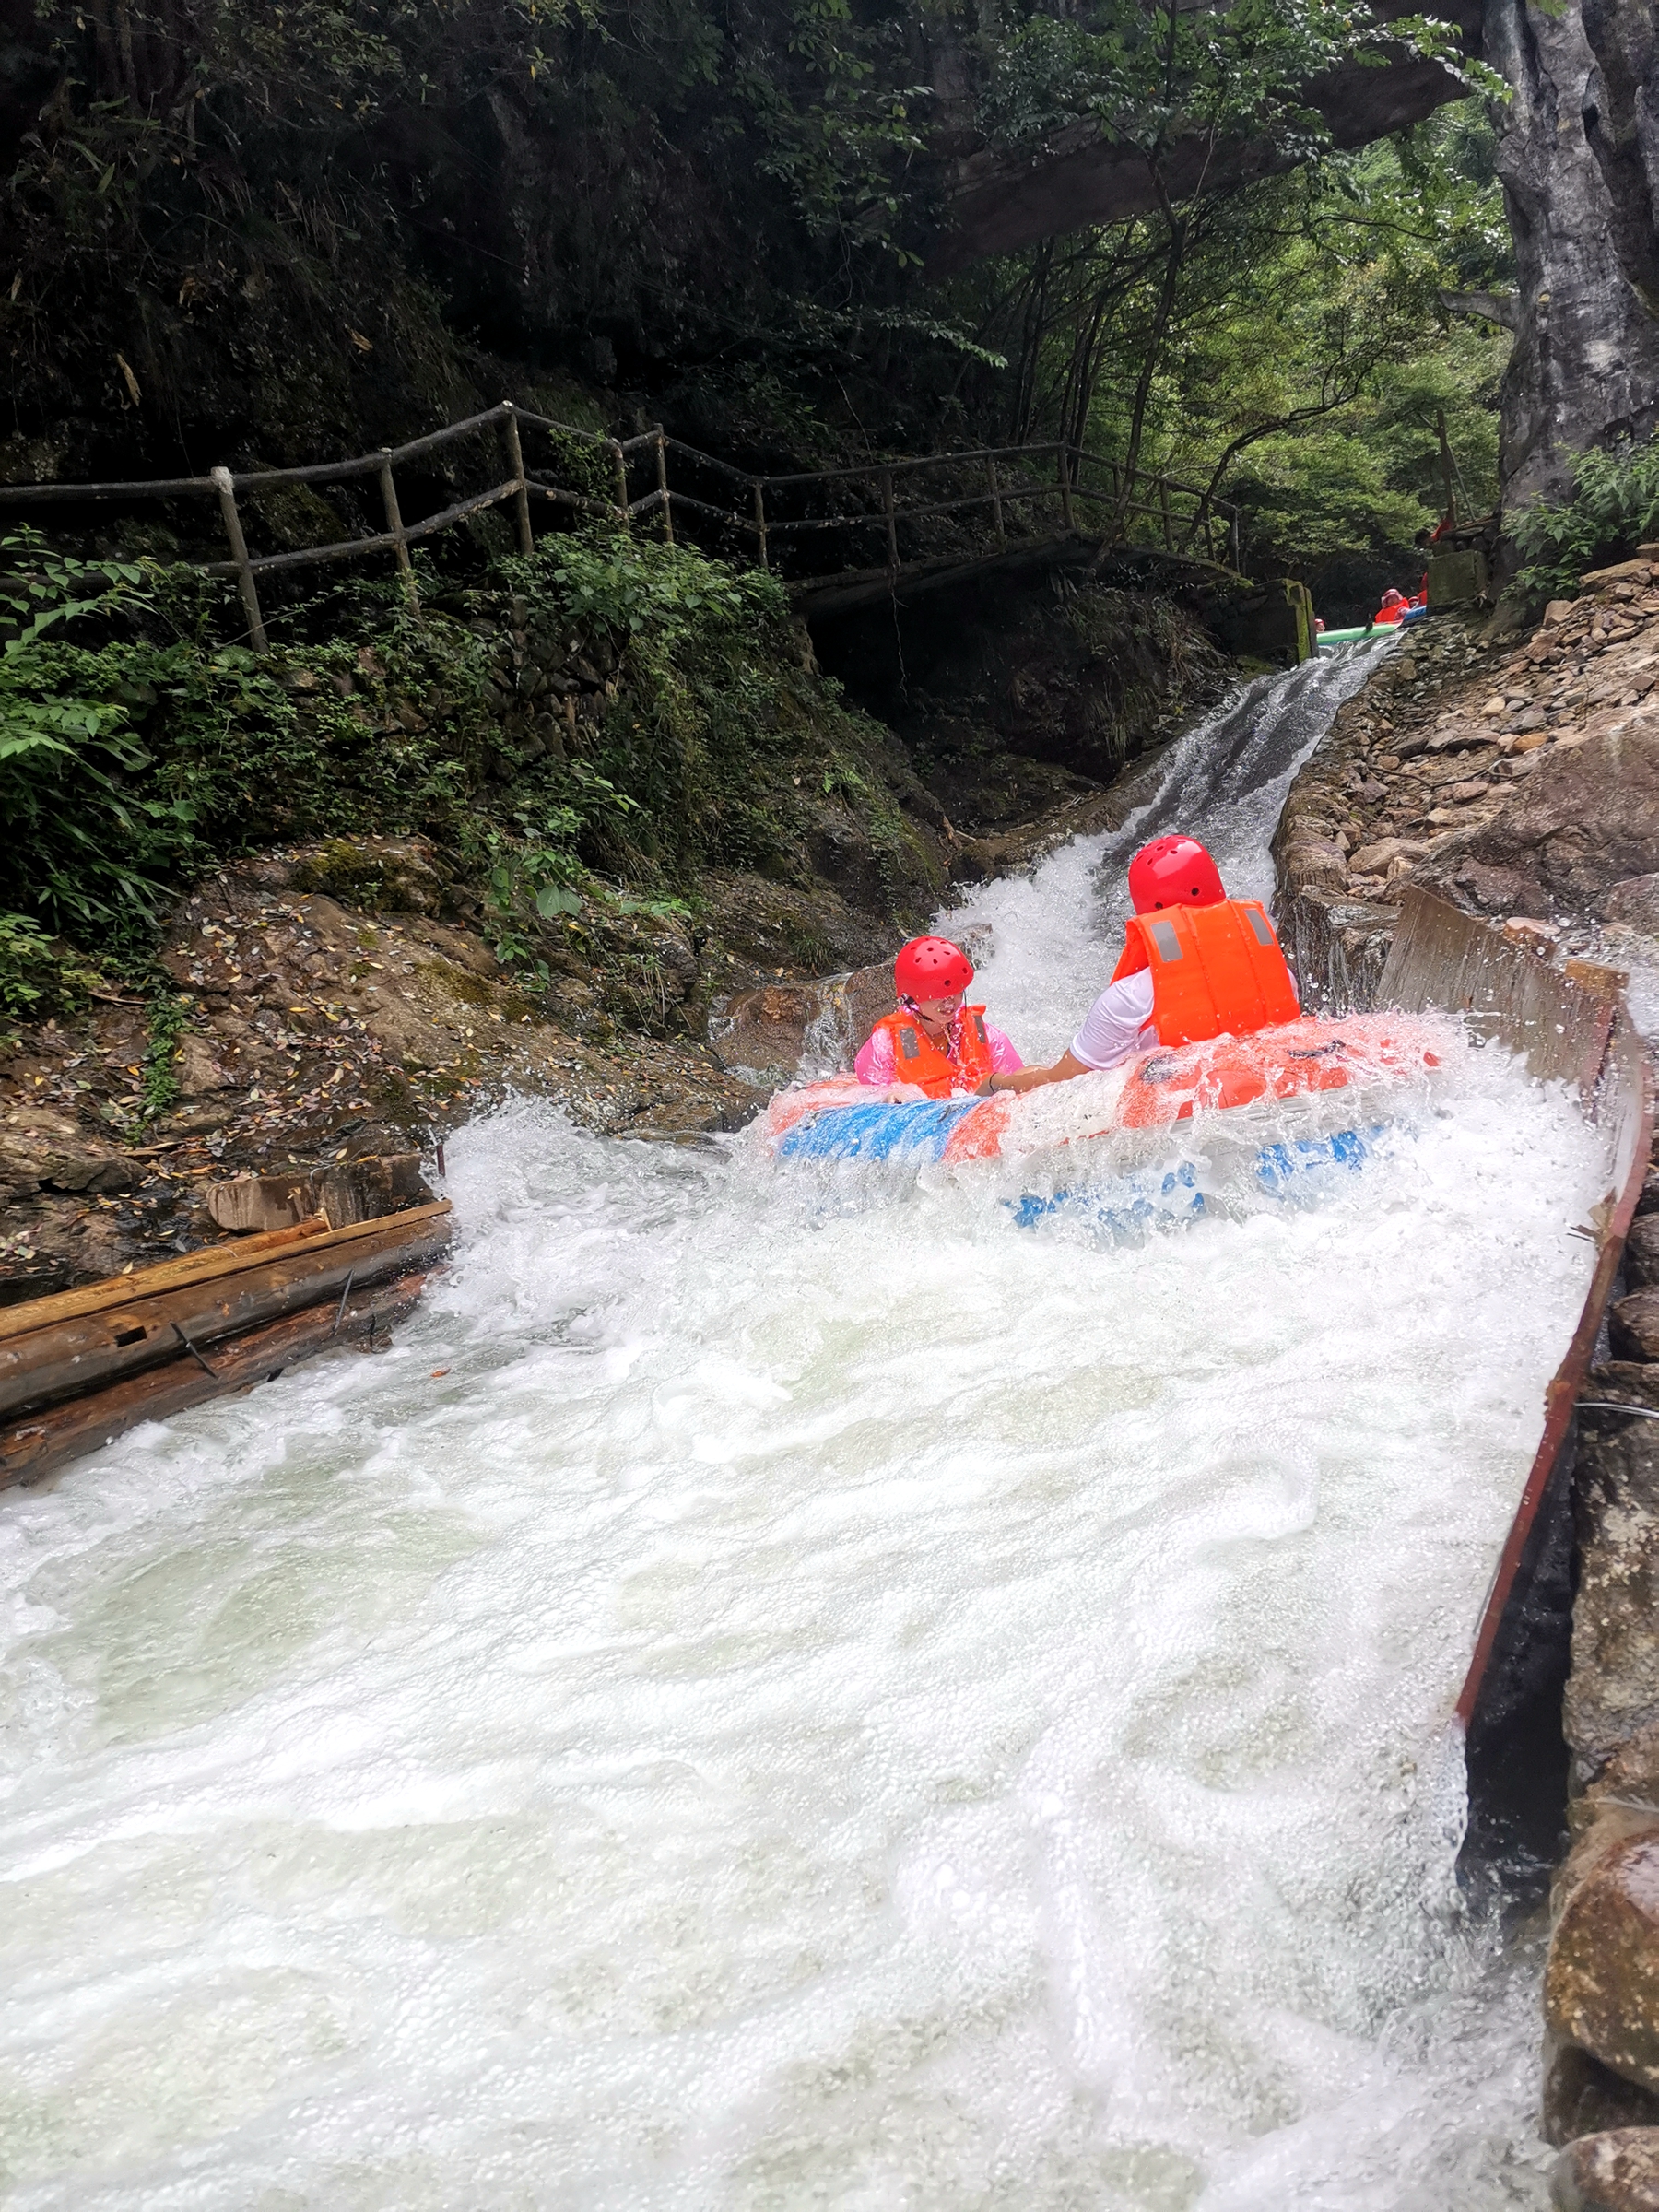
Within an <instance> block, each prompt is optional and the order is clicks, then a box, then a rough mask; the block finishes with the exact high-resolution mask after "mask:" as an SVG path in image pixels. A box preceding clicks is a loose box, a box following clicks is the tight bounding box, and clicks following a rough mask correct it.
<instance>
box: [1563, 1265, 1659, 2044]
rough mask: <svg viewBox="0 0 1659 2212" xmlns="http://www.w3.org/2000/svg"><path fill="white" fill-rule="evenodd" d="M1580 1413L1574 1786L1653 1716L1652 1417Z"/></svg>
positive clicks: (1657, 1510) (1658, 1596)
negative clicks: (1578, 1570) (1649, 1418)
mask: <svg viewBox="0 0 1659 2212" xmlns="http://www.w3.org/2000/svg"><path fill="white" fill-rule="evenodd" d="M1640 1295H1641V1296H1642V1297H1644V1298H1645V1297H1647V1296H1649V1295H1650V1294H1649V1293H1646V1292H1643V1293H1641V1294H1640ZM1615 1348H1616V1349H1617V1348H1618V1347H1617V1346H1616V1347H1615ZM1582 1419H1583V1431H1582V1434H1581V1439H1580V1443H1579V1453H1578V1467H1577V1475H1576V1478H1575V1492H1576V1496H1575V1503H1574V1513H1575V1518H1576V1522H1577V1535H1578V1545H1579V1558H1580V1562H1581V1565H1580V1581H1579V1593H1578V1599H1577V1602H1576V1604H1575V1606H1574V1607H1573V1617H1572V1669H1571V1675H1570V1676H1569V1678H1568V1683H1567V1694H1566V1699H1565V1702H1564V1705H1563V1712H1562V1718H1563V1724H1564V1726H1565V1728H1566V1733H1567V1740H1568V1742H1569V1743H1570V1744H1571V1747H1572V1754H1573V1772H1574V1776H1575V1779H1576V1780H1577V1782H1578V1783H1579V1786H1580V1787H1583V1785H1584V1784H1585V1783H1592V1782H1594V1779H1595V1777H1596V1776H1597V1774H1598V1773H1599V1772H1600V1771H1601V1770H1602V1768H1603V1767H1604V1765H1605V1764H1606V1761H1607V1760H1608V1759H1609V1758H1610V1757H1611V1756H1612V1755H1613V1754H1614V1753H1615V1751H1616V1750H1617V1749H1618V1747H1619V1745H1621V1744H1622V1743H1624V1742H1625V1741H1626V1739H1627V1738H1629V1737H1630V1736H1632V1735H1634V1733H1635V1732H1636V1731H1637V1730H1638V1729H1640V1728H1642V1727H1644V1726H1645V1725H1647V1724H1650V1723H1653V1722H1655V1721H1659V1434H1656V1432H1659V1421H1651V1420H1643V1419H1641V1418H1625V1417H1623V1416H1621V1415H1618V1414H1585V1415H1583V1417H1582ZM1655 2086H1659V2083H1656V2084H1655Z"/></svg>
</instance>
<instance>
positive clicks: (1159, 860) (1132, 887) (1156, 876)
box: [1129, 837, 1227, 914]
mask: <svg viewBox="0 0 1659 2212" xmlns="http://www.w3.org/2000/svg"><path fill="white" fill-rule="evenodd" d="M1129 896H1130V898H1131V899H1132V900H1134V901H1135V912H1136V913H1137V914H1150V913H1156V912H1157V911H1158V909H1159V907H1160V906H1215V905H1216V904H1218V901H1219V900H1223V899H1225V898H1226V896H1227V893H1226V891H1225V890H1224V889H1223V888H1222V885H1221V871H1220V869H1219V868H1218V867H1217V865H1216V864H1215V862H1214V861H1213V860H1212V859H1211V858H1210V856H1209V854H1208V853H1206V851H1205V849H1204V847H1203V846H1202V845H1201V844H1200V843H1199V842H1198V840H1197V839H1196V838H1195V837H1155V838H1154V839H1153V840H1152V842H1151V843H1150V844H1149V845H1143V846H1142V847H1141V849H1140V851H1139V852H1138V853H1136V854H1135V858H1134V859H1133V860H1132V861H1131V862H1130V863H1129Z"/></svg>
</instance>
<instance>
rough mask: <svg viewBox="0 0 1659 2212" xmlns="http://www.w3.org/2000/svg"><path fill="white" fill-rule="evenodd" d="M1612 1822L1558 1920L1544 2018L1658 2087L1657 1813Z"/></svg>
mask: <svg viewBox="0 0 1659 2212" xmlns="http://www.w3.org/2000/svg"><path fill="white" fill-rule="evenodd" d="M1601 1825H1602V1824H1600V1823H1598V1829H1599V1828H1600V1827H1601ZM1608 1825H1609V1826H1610V1828H1611V1830H1612V1833H1611V1837H1610V1840H1607V1839H1604V1838H1602V1837H1601V1836H1599V1835H1596V1834H1594V1833H1593V1836H1592V1838H1591V1839H1590V1841H1589V1854H1588V1865H1587V1867H1585V1868H1584V1870H1583V1872H1581V1873H1580V1874H1579V1876H1578V1878H1577V1879H1576V1880H1575V1881H1574V1882H1573V1883H1572V1886H1571V1888H1570V1889H1569V1891H1568V1893H1567V1897H1566V1901H1565V1902H1564V1903H1563V1905H1562V1906H1561V1909H1560V1912H1559V1915H1558V1917H1557V1920H1556V1924H1555V1931H1554V1934H1553V1935H1551V1937H1550V1943H1549V1959H1548V1963H1547V1966H1546V1968H1545V1973H1544V2012H1545V2018H1546V2021H1547V2026H1548V2028H1549V2031H1550V2033H1551V2034H1552V2035H1553V2036H1556V2037H1557V2038H1559V2041H1561V2042H1563V2043H1568V2044H1571V2045H1573V2046H1574V2047H1576V2048H1577V2049H1578V2050H1580V2051H1587V2052H1588V2053H1590V2055H1591V2056H1592V2057H1593V2058H1594V2059H1595V2060H1597V2061H1598V2062H1599V2064H1600V2065H1603V2066H1606V2067H1607V2068H1608V2069H1609V2070H1610V2071H1611V2072H1612V2073H1614V2074H1617V2075H1618V2076H1620V2077H1622V2078H1623V2079H1624V2080H1626V2081H1629V2082H1634V2083H1635V2084H1636V2086H1637V2087H1638V2088H1641V2089H1645V2090H1647V2091H1648V2092H1649V2093H1650V2094H1659V1818H1655V1817H1654V1816H1653V1815H1652V1814H1647V1815H1640V1816H1637V1815H1632V1816H1628V1817H1626V1818H1622V1819H1618V1820H1616V1821H1614V1822H1612V1823H1609V1824H1608ZM1621 1829H1622V1830H1625V1831H1626V1832H1623V1833H1620V1832H1619V1830H1621ZM1573 1857H1574V1860H1575V1861H1580V1862H1581V1864H1582V1860H1581V1853H1577V1852H1575V1853H1574V1854H1573Z"/></svg>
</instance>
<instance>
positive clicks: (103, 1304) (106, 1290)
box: [0, 1198, 450, 1344]
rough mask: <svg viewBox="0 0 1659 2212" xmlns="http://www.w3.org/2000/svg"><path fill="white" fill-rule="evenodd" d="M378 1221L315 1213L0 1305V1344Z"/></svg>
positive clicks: (422, 1213) (313, 1247)
mask: <svg viewBox="0 0 1659 2212" xmlns="http://www.w3.org/2000/svg"><path fill="white" fill-rule="evenodd" d="M449 1211H450V1202H449V1200H448V1199H447V1198H440V1199H437V1200H436V1201H434V1203H433V1204H432V1205H430V1206H410V1207H409V1208H408V1210H407V1211H406V1212H405V1213H401V1214H394V1215H393V1216H392V1217H391V1218H392V1219H393V1220H396V1221H417V1220H436V1219H437V1218H438V1217H439V1216H440V1215H441V1214H447V1213H448V1212H449ZM382 1226H383V1223H382V1222H375V1221H353V1222H349V1223H347V1225H346V1226H345V1227H343V1228H340V1229H330V1228H329V1226H328V1221H327V1218H326V1216H324V1215H323V1214H318V1215H316V1216H314V1217H313V1218H312V1219H311V1220H310V1221H300V1222H297V1223H296V1224H295V1226H294V1227H293V1228H292V1229H272V1230H264V1231H262V1232H261V1234H259V1235H258V1236H253V1237H245V1238H243V1239H242V1241H241V1242H240V1243H237V1244H214V1245H210V1246H208V1248H207V1249H206V1251H204V1252H189V1253H185V1254H184V1255H183V1257H182V1259H177V1260H163V1261H161V1262H160V1263H159V1265H157V1266H154V1267H135V1269H134V1270H133V1272H132V1274H131V1275H111V1276H106V1277H104V1279H103V1281H102V1282H100V1283H87V1284H85V1285H84V1286H83V1287H82V1288H80V1289H78V1290H60V1291H56V1292H54V1293H53V1296H52V1297H51V1298H31V1299H29V1300H26V1301H25V1302H24V1303H23V1304H22V1305H20V1306H6V1307H4V1308H0V1344H3V1343H6V1341H8V1340H9V1339H10V1338H12V1337H14V1336H23V1335H28V1334H29V1331H30V1330H31V1329H41V1328H48V1327H50V1326H51V1325H52V1324H53V1322H58V1321H73V1320H75V1319H76V1318H77V1317H78V1316H79V1315H81V1314H83V1313H101V1312H108V1311H109V1310H110V1309H112V1307H115V1306H124V1305H130V1304H131V1303H132V1302H133V1301H134V1300H135V1299H140V1298H153V1297H156V1296H157V1295H159V1293H160V1292H161V1291H164V1290H171V1289H172V1288H175V1286H177V1285H180V1284H183V1283H200V1282H206V1281H208V1280H210V1279H211V1278H213V1277H218V1276H221V1275H238V1274H240V1273H241V1271H242V1270H243V1269H244V1268H247V1267H256V1266H259V1265H262V1263H263V1262H264V1260H265V1257H266V1255H267V1254H269V1253H272V1252H275V1251H277V1250H278V1249H279V1248H280V1247H282V1246H283V1245H287V1244H295V1243H299V1242H301V1241H303V1242H304V1243H305V1245H306V1249H307V1251H308V1252H321V1251H324V1250H326V1249H327V1248H328V1247H329V1246H331V1245H334V1244H336V1243H339V1242H340V1241H343V1240H345V1239H347V1238H350V1237H362V1236H367V1235H369V1234H370V1233H371V1231H372V1230H376V1229H378V1228H381V1227H382Z"/></svg>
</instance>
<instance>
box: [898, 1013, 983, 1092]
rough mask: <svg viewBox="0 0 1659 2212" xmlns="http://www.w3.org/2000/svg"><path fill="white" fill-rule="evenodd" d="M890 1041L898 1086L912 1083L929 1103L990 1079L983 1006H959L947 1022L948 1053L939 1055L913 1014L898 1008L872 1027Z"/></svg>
mask: <svg viewBox="0 0 1659 2212" xmlns="http://www.w3.org/2000/svg"><path fill="white" fill-rule="evenodd" d="M876 1027H877V1029H878V1030H886V1031H887V1033H888V1036H889V1037H890V1038H891V1039H892V1041H893V1073H894V1075H895V1076H896V1077H897V1078H898V1080H899V1081H900V1083H914V1084H917V1085H918V1086H919V1087H920V1088H922V1089H923V1090H924V1091H925V1092H926V1093H927V1095H928V1097H929V1098H930V1099H947V1098H949V1096H950V1094H951V1092H952V1091H956V1090H977V1089H978V1088H979V1087H980V1085H981V1084H982V1082H983V1081H984V1080H985V1078H986V1077H987V1076H989V1075H990V1073H991V1070H992V1066H993V1065H994V1064H993V1062H992V1058H991V1041H990V1039H989V1038H988V1037H987V1036H986V1035H985V1009H984V1007H983V1006H961V1007H959V1008H958V1010H957V1012H956V1013H955V1014H953V1015H952V1016H951V1018H950V1050H949V1051H948V1052H941V1051H940V1049H939V1047H938V1046H937V1045H936V1044H935V1042H934V1041H933V1039H932V1038H931V1037H930V1036H929V1035H928V1034H927V1031H926V1030H924V1028H923V1027H922V1024H921V1023H920V1022H919V1021H918V1020H917V1019H916V1018H915V1016H914V1015H913V1014H907V1013H906V1012H905V1011H904V1009H903V1007H902V1006H900V1009H899V1010H898V1012H897V1013H895V1014H886V1015H883V1017H882V1018H881V1019H880V1020H879V1021H878V1022H877V1024H876Z"/></svg>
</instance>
